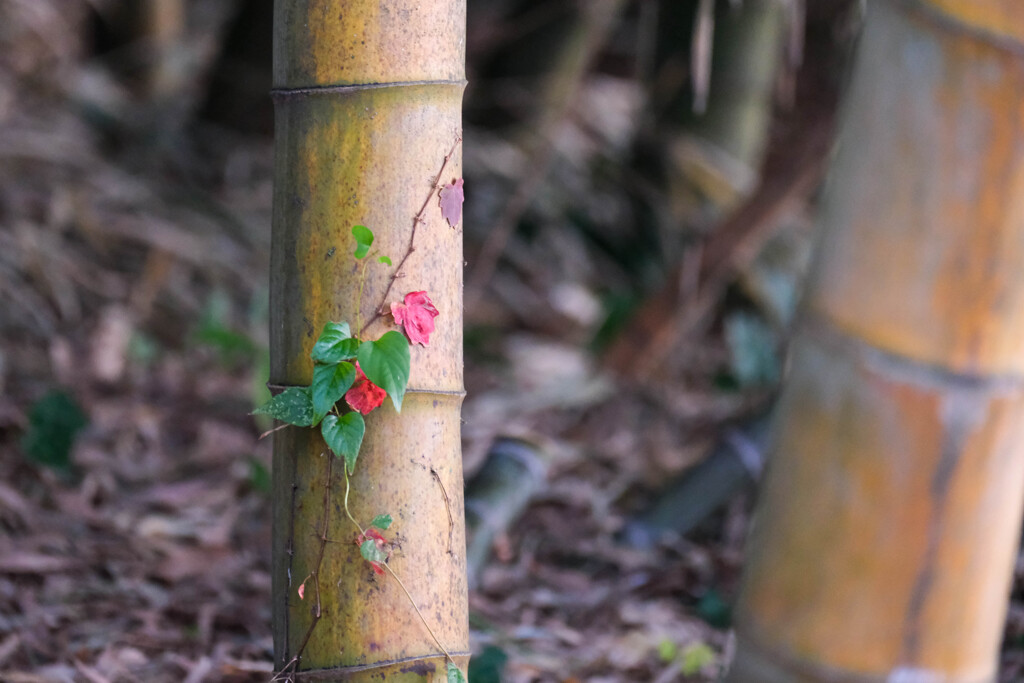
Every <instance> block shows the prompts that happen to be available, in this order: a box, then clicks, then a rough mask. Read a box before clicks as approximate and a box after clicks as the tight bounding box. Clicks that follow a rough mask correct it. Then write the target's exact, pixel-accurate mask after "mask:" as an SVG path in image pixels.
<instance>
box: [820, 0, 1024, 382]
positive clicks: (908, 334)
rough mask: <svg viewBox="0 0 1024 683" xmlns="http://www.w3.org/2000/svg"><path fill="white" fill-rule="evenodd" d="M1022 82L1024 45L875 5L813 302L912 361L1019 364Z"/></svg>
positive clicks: (983, 368)
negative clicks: (1016, 49)
mask: <svg viewBox="0 0 1024 683" xmlns="http://www.w3.org/2000/svg"><path fill="white" fill-rule="evenodd" d="M1021 6H1022V7H1024V3H1022V5H1021ZM1021 93H1024V59H1022V57H1021V56H1018V55H1015V54H1013V53H1010V52H1007V51H1004V50H1000V49H998V48H996V47H994V46H992V45H990V44H986V43H984V42H981V41H977V40H972V39H971V38H970V37H969V36H965V35H964V34H962V33H954V32H950V31H946V30H943V28H942V27H941V26H940V25H938V24H936V23H935V22H930V21H928V20H927V19H926V18H922V17H921V16H920V15H919V14H917V13H914V12H905V11H904V6H902V5H896V6H894V5H893V4H892V3H890V2H878V3H873V4H872V9H871V11H870V12H869V18H868V25H867V26H866V28H865V31H864V35H863V37H862V44H861V46H860V52H859V63H858V66H857V70H856V73H855V75H854V78H853V81H852V83H851V86H850V90H849V92H848V94H847V111H846V118H845V121H844V122H843V126H842V130H841V133H840V138H839V153H838V155H837V157H836V159H835V162H834V164H833V168H832V171H831V177H830V181H829V184H828V187H827V190H826V196H825V198H824V201H823V204H822V206H823V210H822V216H821V220H822V223H823V225H824V226H825V230H824V234H823V236H822V241H821V244H820V247H819V250H818V253H817V255H816V261H815V271H814V274H813V275H812V281H811V284H810V301H809V303H810V306H811V307H812V308H813V309H814V310H815V311H817V312H818V313H819V314H821V315H824V316H826V317H829V318H831V319H833V320H834V321H835V323H836V324H837V325H838V326H839V327H841V328H842V329H845V330H847V331H848V332H849V333H850V334H853V335H855V336H858V337H860V338H863V339H865V340H867V341H870V342H871V343H873V344H875V345H877V346H878V347H880V348H883V349H887V350H889V351H892V352H894V353H899V354H901V355H905V356H907V357H909V358H914V359H916V360H919V361H920V362H922V363H929V364H935V365H940V366H943V367H947V368H950V369H953V370H956V371H958V372H966V373H976V374H990V373H1015V374H1024V343H1022V341H1021V340H1024V277H1022V276H1021V274H1022V273H1024V98H1022V97H1021Z"/></svg>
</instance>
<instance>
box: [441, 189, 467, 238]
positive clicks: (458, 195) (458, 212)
mask: <svg viewBox="0 0 1024 683" xmlns="http://www.w3.org/2000/svg"><path fill="white" fill-rule="evenodd" d="M464 181H465V179H464V178H458V179H454V178H453V179H452V181H451V182H450V183H448V184H447V185H445V186H444V187H442V188H441V191H440V192H438V193H437V196H438V199H439V200H440V202H441V215H442V216H444V219H445V220H446V221H448V225H450V226H452V227H453V228H454V227H455V226H456V225H458V224H459V219H460V218H462V202H464V201H465V200H466V194H465V193H464V192H463V191H462V183H463V182H464Z"/></svg>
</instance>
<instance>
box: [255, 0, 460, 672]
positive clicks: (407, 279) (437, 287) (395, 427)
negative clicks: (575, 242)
mask: <svg viewBox="0 0 1024 683" xmlns="http://www.w3.org/2000/svg"><path fill="white" fill-rule="evenodd" d="M274 11H275V17H274V91H273V95H274V100H275V104H276V137H275V144H276V148H275V187H274V217H273V221H274V225H273V251H272V254H273V255H272V263H271V270H272V273H273V280H272V282H271V321H270V324H271V333H270V334H271V382H272V383H274V384H280V385H295V384H307V383H308V382H309V381H310V378H311V373H312V362H311V361H310V358H309V354H310V350H311V348H312V345H313V342H314V341H315V339H316V337H317V335H318V334H319V333H320V331H321V329H322V328H323V325H324V323H326V322H327V321H329V320H334V321H341V320H345V321H348V322H349V323H350V324H351V325H352V327H353V329H358V327H357V325H358V323H359V321H364V322H365V321H366V320H369V319H370V318H372V316H373V312H374V309H375V307H376V306H377V305H378V304H379V303H380V302H381V298H382V297H383V296H384V292H385V290H386V288H387V285H388V282H389V277H390V275H391V269H390V268H388V267H386V266H384V265H382V264H379V263H377V262H376V260H375V259H371V260H370V262H369V263H368V264H367V275H366V282H365V286H364V287H363V292H362V298H361V299H360V296H359V291H360V289H359V281H360V273H359V262H357V261H356V260H355V259H354V258H353V257H352V251H353V250H354V247H355V245H354V243H353V241H352V237H351V232H350V230H351V227H352V226H353V225H357V224H362V225H366V226H367V227H369V228H370V229H371V230H373V231H374V233H375V235H376V241H375V243H374V249H375V250H377V252H379V253H380V254H382V255H387V256H389V257H391V258H392V259H393V260H394V262H395V263H397V262H398V260H399V259H400V258H401V256H402V254H403V253H404V252H405V249H406V246H407V244H408V240H409V234H410V230H411V229H412V220H413V216H415V215H416V213H417V211H418V210H419V208H420V206H421V205H422V204H423V200H424V198H425V197H426V196H427V193H428V192H430V190H431V186H432V183H433V182H435V178H434V175H435V174H437V172H438V169H439V168H440V165H441V162H442V160H443V159H444V156H445V154H447V153H448V152H449V150H450V149H451V147H452V144H453V142H454V140H455V139H456V136H457V135H459V134H460V132H461V107H462V91H463V88H464V85H465V81H464V78H465V69H464V61H465V54H464V44H465V3H464V0H391V1H389V2H386V3H381V2H378V1H377V0H345V1H342V0H287V1H286V0H278V1H277V2H276V3H275V10H274ZM461 166H462V164H461V150H460V151H459V152H457V153H456V155H455V156H454V157H453V158H452V159H451V161H450V162H449V163H448V166H447V168H446V170H445V175H446V176H451V177H459V176H461V174H462V170H461ZM450 179H451V178H442V179H440V180H442V181H444V180H450ZM435 204H436V203H435ZM404 270H405V272H404V273H403V274H402V277H401V279H400V280H399V281H398V283H396V286H395V289H394V290H393V292H392V298H396V300H400V299H401V297H402V296H403V295H404V294H405V293H406V292H408V291H414V290H426V291H428V292H429V293H430V296H431V298H432V300H433V302H434V304H435V305H436V306H437V308H438V310H439V311H440V312H441V315H440V316H439V317H438V318H437V320H436V325H437V330H436V332H435V333H434V334H433V335H432V336H431V339H430V345H429V346H428V347H426V348H423V347H419V346H417V347H414V348H413V350H412V373H411V379H410V382H409V393H408V394H407V395H406V399H405V403H404V405H403V410H402V413H401V415H396V414H395V413H394V410H393V408H392V407H391V403H390V401H387V402H386V403H385V406H384V407H383V408H381V409H379V410H377V411H375V412H374V413H373V414H371V415H369V416H368V417H367V432H366V436H365V439H364V442H363V447H362V451H361V454H360V459H359V463H358V465H357V468H356V474H355V476H354V477H353V479H352V492H351V494H350V499H349V500H350V507H351V509H352V512H353V514H354V515H355V516H356V518H357V519H359V520H362V521H363V523H366V522H368V521H369V520H370V519H372V518H373V517H374V516H375V515H377V514H381V513H389V514H391V515H392V516H393V517H394V520H395V521H394V524H393V526H392V527H391V529H390V530H389V533H388V536H389V539H394V540H395V542H396V544H397V545H396V549H395V552H394V554H393V556H392V559H391V561H390V564H391V566H392V567H393V568H394V569H395V571H396V572H397V573H398V574H399V575H401V576H402V579H403V581H404V582H405V584H406V586H407V587H408V588H409V591H410V592H411V593H412V595H413V596H414V598H415V599H416V601H417V604H418V605H419V607H420V609H421V610H422V611H423V614H424V616H425V618H426V619H427V620H428V621H429V622H430V624H431V627H432V628H433V629H434V632H435V633H436V634H437V636H438V638H439V639H440V641H441V642H442V643H443V644H444V646H445V647H446V648H447V649H448V650H449V651H451V652H453V653H456V652H458V653H466V652H467V651H468V650H469V646H468V623H467V589H466V578H465V536H464V529H463V527H462V520H463V519H464V512H463V507H462V506H463V503H462V495H461V492H462V488H463V486H462V465H461V462H462V460H461V446H460V419H459V416H460V406H461V402H462V395H463V381H462V233H461V226H460V229H458V230H454V229H452V228H450V227H449V226H448V225H447V224H446V223H445V222H444V221H443V219H442V217H441V215H440V211H439V209H437V208H436V205H432V206H431V207H430V208H429V209H428V210H427V212H426V214H425V222H424V223H423V224H421V225H420V226H419V228H418V230H417V233H416V251H415V253H414V254H413V255H412V257H411V258H410V259H409V261H408V264H407V266H406V267H405V269H404ZM360 301H361V304H362V305H361V308H359V307H358V305H359V303H360ZM389 328H390V326H389V325H388V324H387V323H386V322H385V321H383V320H381V321H377V322H375V323H374V324H373V325H372V326H371V327H370V329H369V330H367V333H366V336H367V337H368V338H376V337H377V336H379V335H380V334H381V333H382V332H384V331H386V330H387V329H389ZM325 452H326V448H325V446H324V444H323V442H322V440H321V439H320V437H319V435H317V434H314V433H313V431H312V430H304V429H294V428H292V429H286V430H283V431H281V432H278V433H277V434H276V435H275V442H274V500H275V510H274V558H273V563H274V565H273V584H274V585H273V592H274V648H275V660H276V665H277V668H278V669H280V668H281V667H283V666H284V665H285V664H286V663H287V662H288V661H290V659H291V658H292V657H294V656H295V654H296V652H297V650H298V648H299V646H300V643H301V641H302V639H303V637H304V635H305V633H306V631H307V628H308V625H309V623H310V621H311V618H312V617H311V607H312V604H311V598H310V595H309V592H308V591H307V594H306V596H305V600H304V601H302V600H299V598H298V595H297V593H296V589H297V587H298V585H299V583H300V582H301V581H302V580H303V578H304V577H305V576H306V575H307V574H308V573H309V571H310V570H311V569H312V565H313V563H314V561H315V559H316V550H317V547H318V540H317V536H318V533H317V530H318V529H319V527H320V524H321V517H322V510H323V491H324V485H325V482H324V481H323V478H324V476H325V475H326V470H325V468H324V467H323V460H322V458H323V457H328V456H324V455H322V454H323V453H325ZM432 470H433V471H435V472H436V473H437V476H438V477H439V478H440V479H441V480H442V484H443V487H444V489H445V490H446V491H447V492H448V495H449V496H450V510H449V508H448V506H446V502H445V500H444V498H443V497H442V495H441V493H440V490H441V489H440V487H438V485H437V483H436V481H435V479H434V475H433V474H432V472H431V471H432ZM336 471H337V473H338V474H337V476H336V477H335V481H334V482H333V484H332V489H331V495H332V499H333V500H334V503H333V504H334V506H335V507H334V509H333V510H332V513H331V515H330V528H329V529H328V532H327V535H328V538H329V539H330V540H331V541H332V542H331V543H330V544H329V545H328V548H327V553H326V555H325V559H324V562H323V565H322V567H321V573H320V585H321V588H322V592H323V596H322V602H323V611H324V616H323V618H322V619H321V620H320V621H319V623H318V624H317V625H316V627H315V629H314V630H313V632H312V634H311V637H310V640H309V643H308V645H307V646H306V649H305V651H304V652H303V656H302V660H301V662H300V663H299V667H298V668H299V669H300V670H304V671H309V672H310V673H307V674H304V675H303V674H300V675H299V677H298V678H299V679H300V680H301V679H303V678H308V677H310V676H312V677H313V678H315V680H346V681H370V680H375V681H376V680H381V676H382V675H384V676H385V677H386V679H387V680H389V681H406V680H408V681H443V680H446V678H445V663H444V661H443V658H442V657H437V655H438V654H439V653H438V649H437V646H436V645H435V644H434V642H433V640H432V639H431V637H430V634H429V633H428V632H427V631H426V629H425V628H424V626H423V624H422V623H421V622H420V620H419V618H418V617H417V615H416V612H415V610H414V609H413V607H412V606H411V605H410V604H409V602H408V600H407V598H406V597H405V595H404V594H403V593H402V591H401V588H400V587H399V586H398V585H397V583H396V582H395V581H393V580H391V579H390V577H387V576H385V577H379V578H375V576H374V574H373V572H372V570H371V569H370V568H369V567H368V566H367V565H366V563H365V562H364V561H363V560H362V559H361V557H360V555H359V552H358V548H356V546H355V545H353V544H352V539H353V538H354V536H355V533H356V529H355V528H354V527H353V526H352V524H351V522H350V521H348V519H347V518H346V516H345V515H344V513H343V511H342V510H341V507H340V506H341V496H342V494H343V491H344V485H343V484H342V483H341V480H340V468H336ZM449 512H450V515H451V517H449ZM450 519H454V520H455V527H456V528H455V529H454V533H452V528H451V521H450ZM456 659H457V660H458V661H459V663H460V664H462V665H464V664H465V662H466V660H467V659H468V655H466V654H460V655H458V656H456ZM314 671H315V673H312V672H314Z"/></svg>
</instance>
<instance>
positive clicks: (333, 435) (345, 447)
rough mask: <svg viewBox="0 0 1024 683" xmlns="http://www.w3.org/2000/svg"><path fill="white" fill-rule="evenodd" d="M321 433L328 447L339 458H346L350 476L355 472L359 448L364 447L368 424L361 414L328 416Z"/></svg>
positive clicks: (321, 427) (322, 424)
mask: <svg viewBox="0 0 1024 683" xmlns="http://www.w3.org/2000/svg"><path fill="white" fill-rule="evenodd" d="M320 433H321V434H323V436H324V441H325V442H326V443H327V447H328V448H330V449H331V452H332V453H334V454H335V455H336V456H338V457H339V458H345V467H347V468H348V472H349V474H352V473H353V472H355V469H356V460H357V459H358V458H359V448H360V446H362V445H363V434H365V433H366V423H365V422H363V416H362V415H360V414H359V413H356V412H352V413H345V414H344V415H342V416H341V417H338V416H337V415H328V416H327V417H325V418H324V421H323V422H322V423H321V424H320Z"/></svg>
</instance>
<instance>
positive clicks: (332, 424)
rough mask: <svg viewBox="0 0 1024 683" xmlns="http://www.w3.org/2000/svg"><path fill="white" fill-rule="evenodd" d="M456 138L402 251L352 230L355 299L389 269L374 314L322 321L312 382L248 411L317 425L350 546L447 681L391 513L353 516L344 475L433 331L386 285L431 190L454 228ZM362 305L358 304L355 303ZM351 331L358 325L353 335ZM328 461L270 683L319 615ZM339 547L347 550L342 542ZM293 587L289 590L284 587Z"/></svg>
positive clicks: (414, 303)
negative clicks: (313, 549) (297, 608)
mask: <svg viewBox="0 0 1024 683" xmlns="http://www.w3.org/2000/svg"><path fill="white" fill-rule="evenodd" d="M461 141H462V139H461V137H456V139H455V142H454V143H453V145H452V148H451V150H450V151H449V152H448V154H446V155H445V157H444V161H443V162H442V164H441V169H440V171H438V175H437V177H436V179H435V182H434V184H433V186H432V187H431V190H430V193H429V194H428V195H427V198H426V200H425V201H424V202H423V205H422V207H421V208H420V210H419V212H418V213H417V214H416V215H415V216H414V217H413V220H412V229H411V231H410V235H409V242H408V245H407V247H406V251H405V253H404V254H403V256H402V257H401V258H400V259H399V261H398V265H397V266H393V264H392V261H391V259H390V258H389V257H388V256H385V255H379V254H377V253H376V252H375V251H374V250H373V242H374V234H373V231H372V230H371V229H370V228H368V227H366V226H363V225H356V226H353V227H352V238H353V240H354V243H355V248H354V250H353V251H352V256H353V258H355V259H356V260H358V261H359V262H360V275H359V277H360V280H359V295H358V296H359V303H360V304H361V303H362V296H363V285H364V284H365V282H366V275H367V264H369V263H370V262H373V261H376V263H378V264H381V265H383V266H385V267H391V268H393V270H392V272H391V274H390V281H389V282H388V286H387V288H386V290H385V292H384V295H383V297H382V300H381V301H380V303H379V304H378V305H377V306H376V307H375V308H374V309H373V315H372V316H371V317H370V319H369V320H367V321H366V323H365V324H363V322H362V320H360V319H359V316H358V314H357V319H356V320H355V321H353V323H354V328H353V326H352V325H350V324H349V322H348V321H340V322H328V323H326V324H325V325H324V328H323V330H322V331H321V333H320V335H319V337H318V338H317V340H316V342H315V343H314V345H313V350H312V352H311V353H310V360H311V361H312V362H313V379H312V382H311V383H310V384H309V385H308V386H294V387H288V388H287V389H285V390H284V391H282V392H281V393H279V394H277V395H276V396H274V397H273V398H271V399H270V400H269V401H268V402H267V403H266V404H264V405H263V406H261V407H260V408H258V409H257V410H256V411H254V412H255V413H256V414H264V415H269V416H271V417H273V418H274V419H276V420H280V421H281V422H283V423H285V424H284V425H282V428H283V427H285V426H288V425H293V426H296V427H305V428H312V429H319V430H320V434H321V436H322V437H323V440H324V443H325V444H326V445H327V448H328V449H329V450H330V452H331V453H332V454H334V456H335V457H336V458H338V459H340V460H342V461H344V466H343V467H342V474H343V478H344V482H345V493H344V499H343V509H344V512H345V515H346V517H347V518H348V520H349V521H350V522H351V523H352V525H353V527H354V531H355V532H356V533H355V545H356V546H357V547H358V552H359V553H360V555H361V556H362V558H363V560H365V561H366V562H367V564H368V565H369V566H370V567H371V568H372V569H373V571H374V572H375V573H377V574H379V575H382V576H383V575H389V576H390V577H391V578H392V579H393V580H394V581H395V582H397V584H398V586H399V587H400V588H401V589H402V592H403V593H404V594H405V596H406V597H407V598H408V599H409V603H410V604H411V605H412V608H413V609H414V610H415V611H416V614H417V615H418V616H419V619H420V621H421V622H422V623H423V626H424V627H425V628H426V630H427V631H428V632H429V633H430V637H431V638H432V639H433V641H434V643H436V644H437V646H438V648H439V649H440V650H441V652H442V653H443V654H444V656H445V658H446V660H447V678H448V683H466V676H465V674H464V673H463V672H462V671H461V670H460V669H459V668H458V666H457V665H456V663H455V660H454V659H453V658H452V656H451V654H450V653H449V652H448V650H447V649H445V647H444V645H442V644H441V642H440V640H438V638H437V636H436V635H435V633H434V630H433V629H432V628H431V626H430V624H429V623H428V622H427V620H426V618H425V617H424V615H423V613H422V612H421V611H420V608H419V606H418V605H417V603H416V600H415V599H414V598H413V596H412V594H411V593H410V592H409V590H408V588H406V586H405V583H404V582H403V581H402V579H401V578H400V577H399V576H398V574H396V573H395V571H394V569H392V567H391V565H390V564H389V560H390V558H391V549H392V546H391V543H390V542H389V541H388V538H387V536H386V532H387V531H388V529H389V528H390V526H391V523H392V521H393V520H392V517H391V515H389V514H386V513H385V514H379V515H377V516H376V517H374V518H373V520H371V521H370V523H369V524H366V525H365V526H364V525H363V524H361V523H360V522H359V521H358V520H357V519H356V518H355V517H354V516H353V515H352V512H351V510H350V508H349V493H350V482H349V479H350V477H351V476H352V474H354V472H355V468H356V464H357V462H358V460H359V452H360V449H361V446H362V443H363V436H364V434H365V432H366V416H367V415H369V414H370V413H372V412H373V411H374V410H376V409H377V408H379V407H380V406H381V405H382V404H383V403H384V400H385V398H390V399H391V402H392V404H393V405H394V408H395V411H396V412H398V413H400V412H401V411H402V400H403V398H404V397H405V390H406V385H407V384H408V382H409V372H410V365H411V354H410V346H411V345H415V344H419V345H421V346H427V345H428V344H429V343H430V335H431V334H432V333H433V332H434V319H435V318H436V317H437V316H438V315H440V312H439V311H438V310H437V308H435V306H434V303H433V302H432V301H431V299H430V295H429V294H428V293H427V292H426V291H425V290H420V291H410V292H408V293H406V294H405V295H404V296H403V297H402V299H401V301H397V300H392V299H391V297H392V290H393V289H394V287H395V283H396V282H397V281H398V279H399V278H401V277H403V275H404V273H403V270H402V269H403V268H404V266H405V264H406V262H407V261H408V260H409V257H410V256H411V255H412V254H413V252H414V251H415V250H416V244H415V242H416V232H417V229H418V227H419V226H420V225H421V224H422V223H424V222H425V221H424V214H425V212H426V210H427V208H428V207H429V206H430V202H431V199H433V198H434V196H435V194H436V195H437V198H438V204H439V206H440V209H441V215H442V217H443V218H444V219H445V220H446V221H447V222H448V224H449V226H451V227H452V228H455V226H456V225H457V224H458V222H459V219H460V217H461V215H462V202H463V199H464V195H463V190H462V186H463V180H462V179H461V178H457V179H452V181H451V182H449V183H446V184H442V178H443V174H444V171H445V168H446V167H447V165H448V162H449V160H450V159H451V157H452V155H453V154H454V153H455V150H456V148H457V147H458V145H459V144H460V143H461ZM357 310H361V306H359V307H357ZM388 315H390V317H391V320H392V321H393V322H394V325H395V326H396V328H400V329H401V331H399V329H392V330H389V331H387V332H384V333H383V334H382V335H380V336H379V337H378V338H376V339H368V338H366V330H367V329H368V328H369V327H370V325H371V324H372V323H373V322H375V321H377V320H379V319H381V318H385V317H387V316H388ZM353 329H354V330H356V331H355V332H353ZM334 459H335V458H326V461H327V465H326V467H327V477H326V479H325V485H324V504H323V523H322V527H321V529H320V531H319V540H320V545H319V548H318V552H317V557H316V560H315V562H314V564H313V568H312V570H311V571H310V573H309V575H308V576H306V577H305V578H304V579H303V580H302V581H301V582H300V583H299V585H298V587H297V588H296V589H295V591H296V595H297V596H298V598H299V599H300V600H305V599H306V593H307V587H309V588H311V590H312V595H311V597H310V599H311V600H313V601H314V602H313V612H312V613H313V619H312V621H311V622H310V624H309V627H308V629H307V631H306V633H305V636H304V637H303V639H302V642H301V643H300V645H299V649H298V651H297V653H296V654H295V656H294V657H292V659H291V660H290V661H289V662H288V663H287V664H286V665H285V666H284V667H283V668H282V670H281V671H280V672H279V673H278V675H277V677H276V678H275V680H278V679H280V678H283V677H285V676H289V675H291V674H292V673H294V671H295V670H297V669H298V665H299V662H300V660H301V658H302V654H303V652H304V650H305V648H306V644H307V643H308V642H309V639H310V636H311V635H312V633H313V630H314V629H315V628H316V625H317V623H318V622H319V621H320V619H321V617H322V609H321V600H320V568H321V565H322V563H323V559H324V555H325V553H326V551H327V545H328V542H329V541H330V540H331V539H328V537H327V529H328V523H329V521H330V509H331V506H330V497H331V481H332V477H333V475H334ZM341 546H342V547H348V546H347V545H346V544H341ZM289 590H291V589H289Z"/></svg>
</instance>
